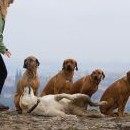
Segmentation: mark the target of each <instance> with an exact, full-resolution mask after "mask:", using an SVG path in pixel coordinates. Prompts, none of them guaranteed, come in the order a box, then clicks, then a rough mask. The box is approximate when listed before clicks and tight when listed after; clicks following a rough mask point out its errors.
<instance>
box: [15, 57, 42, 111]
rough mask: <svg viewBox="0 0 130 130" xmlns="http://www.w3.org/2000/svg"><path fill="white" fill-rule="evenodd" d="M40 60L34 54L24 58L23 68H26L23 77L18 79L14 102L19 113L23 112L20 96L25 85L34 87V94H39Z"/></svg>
mask: <svg viewBox="0 0 130 130" xmlns="http://www.w3.org/2000/svg"><path fill="white" fill-rule="evenodd" d="M39 64H40V63H39V61H38V59H37V58H35V57H34V56H29V57H27V58H26V59H25V60H24V65H23V68H25V69H26V71H25V72H24V74H23V76H22V78H21V79H20V80H19V81H18V84H17V88H16V92H15V95H14V104H15V107H16V110H17V111H18V113H21V112H22V111H21V108H20V106H19V100H20V96H21V95H22V93H23V90H24V87H26V86H30V87H32V89H33V91H34V94H35V95H37V94H38V87H39V85H40V80H39V77H38V74H37V68H38V66H39Z"/></svg>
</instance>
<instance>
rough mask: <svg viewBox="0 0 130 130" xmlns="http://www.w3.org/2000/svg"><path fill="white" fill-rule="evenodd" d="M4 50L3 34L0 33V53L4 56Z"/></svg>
mask: <svg viewBox="0 0 130 130" xmlns="http://www.w3.org/2000/svg"><path fill="white" fill-rule="evenodd" d="M6 49H7V48H6V47H5V45H4V43H3V34H2V33H0V53H2V54H4V53H5V51H6Z"/></svg>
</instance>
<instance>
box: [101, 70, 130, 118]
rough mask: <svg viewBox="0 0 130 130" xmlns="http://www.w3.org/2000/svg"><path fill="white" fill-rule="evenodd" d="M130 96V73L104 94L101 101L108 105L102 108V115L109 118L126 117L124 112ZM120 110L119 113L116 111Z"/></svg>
mask: <svg viewBox="0 0 130 130" xmlns="http://www.w3.org/2000/svg"><path fill="white" fill-rule="evenodd" d="M129 96H130V71H129V72H127V75H126V76H124V77H122V78H121V79H119V80H117V81H115V82H114V83H113V84H111V85H110V86H109V87H108V88H107V89H106V90H105V91H104V93H103V95H102V97H101V101H103V100H104V101H107V104H106V105H104V106H102V107H100V111H101V113H103V114H105V115H109V116H124V110H125V106H126V103H127V101H128V98H129ZM116 109H118V111H117V112H116V111H114V110H116Z"/></svg>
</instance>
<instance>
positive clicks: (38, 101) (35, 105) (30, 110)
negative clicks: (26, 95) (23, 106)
mask: <svg viewBox="0 0 130 130" xmlns="http://www.w3.org/2000/svg"><path fill="white" fill-rule="evenodd" d="M39 103H40V99H37V103H36V104H34V105H33V106H32V107H31V109H29V110H28V111H27V113H31V112H32V111H33V110H34V109H35V108H36V107H37V106H38V104H39Z"/></svg>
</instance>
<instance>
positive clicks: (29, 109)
mask: <svg viewBox="0 0 130 130" xmlns="http://www.w3.org/2000/svg"><path fill="white" fill-rule="evenodd" d="M78 102H82V104H83V105H85V104H86V103H88V104H90V105H91V106H101V105H104V104H106V102H104V101H102V102H92V101H91V100H90V98H89V96H87V95H84V94H73V95H71V94H65V93H62V94H56V95H46V96H43V97H37V96H35V95H34V93H33V90H32V88H31V87H25V88H24V92H23V94H22V95H21V97H20V102H19V105H20V107H21V109H22V113H30V114H35V115H43V116H63V117H65V116H68V115H80V116H82V115H85V114H86V112H87V111H84V109H82V107H81V106H78V105H77V104H78Z"/></svg>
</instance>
